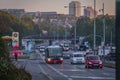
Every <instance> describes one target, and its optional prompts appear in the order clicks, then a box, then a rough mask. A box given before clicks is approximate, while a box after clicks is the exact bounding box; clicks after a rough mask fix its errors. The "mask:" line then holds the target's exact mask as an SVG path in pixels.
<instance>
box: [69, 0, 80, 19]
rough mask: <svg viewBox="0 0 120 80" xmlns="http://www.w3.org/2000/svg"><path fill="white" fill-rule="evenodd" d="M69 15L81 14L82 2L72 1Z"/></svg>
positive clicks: (78, 15) (76, 15)
mask: <svg viewBox="0 0 120 80" xmlns="http://www.w3.org/2000/svg"><path fill="white" fill-rule="evenodd" d="M69 15H70V16H75V17H80V16H81V3H80V2H79V1H72V2H70V3H69Z"/></svg>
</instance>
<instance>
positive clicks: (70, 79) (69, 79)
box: [39, 54, 73, 80]
mask: <svg viewBox="0 0 120 80" xmlns="http://www.w3.org/2000/svg"><path fill="white" fill-rule="evenodd" d="M39 55H40V57H41V58H42V59H43V62H45V60H44V58H43V57H42V55H41V54H39ZM39 66H40V65H39ZM47 66H48V67H50V68H51V69H53V70H54V71H55V72H57V73H58V74H60V75H61V76H63V77H65V78H67V79H68V80H73V79H72V78H70V77H68V76H67V75H65V74H63V73H61V72H60V71H58V70H56V69H55V68H54V67H52V66H51V65H49V64H47ZM40 68H41V70H43V69H42V67H40ZM43 72H45V71H44V70H43ZM45 74H46V73H45ZM53 80H54V79H53Z"/></svg>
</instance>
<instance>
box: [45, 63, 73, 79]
mask: <svg viewBox="0 0 120 80" xmlns="http://www.w3.org/2000/svg"><path fill="white" fill-rule="evenodd" d="M47 65H48V67H50V68H51V69H53V70H54V71H55V72H57V73H58V74H60V75H61V76H63V77H65V78H67V79H68V80H73V79H72V78H70V77H69V76H67V75H65V74H63V73H61V72H60V71H58V70H57V69H55V68H54V67H52V66H51V65H49V64H47Z"/></svg>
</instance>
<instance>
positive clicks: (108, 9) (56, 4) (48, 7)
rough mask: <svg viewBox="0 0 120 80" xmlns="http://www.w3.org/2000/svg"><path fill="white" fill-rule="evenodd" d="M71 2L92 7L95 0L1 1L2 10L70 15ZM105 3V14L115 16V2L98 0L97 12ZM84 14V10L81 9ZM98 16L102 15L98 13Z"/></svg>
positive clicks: (0, 7) (113, 0)
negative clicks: (51, 12)
mask: <svg viewBox="0 0 120 80" xmlns="http://www.w3.org/2000/svg"><path fill="white" fill-rule="evenodd" d="M71 1H79V2H80V3H81V6H92V7H93V8H94V0H0V9H25V11H26V12H37V11H39V12H50V11H55V12H57V13H59V14H68V8H64V6H68V5H69V3H70V2H71ZM103 3H104V7H105V11H104V12H105V14H109V15H115V5H116V4H115V0H96V11H99V9H102V4H103ZM81 12H82V13H81V14H83V8H82V9H81ZM98 14H102V13H100V12H98Z"/></svg>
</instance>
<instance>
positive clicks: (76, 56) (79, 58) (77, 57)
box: [70, 52, 85, 64]
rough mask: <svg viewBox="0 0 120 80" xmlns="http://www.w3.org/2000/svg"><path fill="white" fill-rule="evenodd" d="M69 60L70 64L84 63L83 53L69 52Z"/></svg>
mask: <svg viewBox="0 0 120 80" xmlns="http://www.w3.org/2000/svg"><path fill="white" fill-rule="evenodd" d="M70 62H71V64H75V63H85V59H84V54H82V53H80V52H74V53H73V54H71V58H70Z"/></svg>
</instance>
